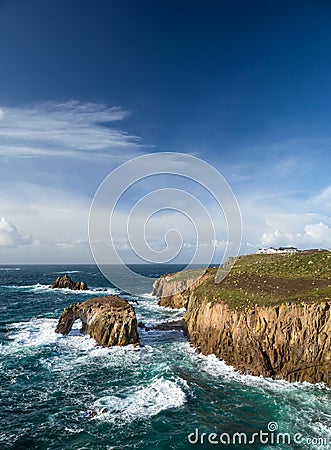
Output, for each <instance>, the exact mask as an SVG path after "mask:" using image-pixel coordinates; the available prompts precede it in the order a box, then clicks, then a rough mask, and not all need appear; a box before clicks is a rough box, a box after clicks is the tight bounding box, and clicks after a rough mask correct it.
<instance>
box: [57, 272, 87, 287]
mask: <svg viewBox="0 0 331 450" xmlns="http://www.w3.org/2000/svg"><path fill="white" fill-rule="evenodd" d="M52 289H72V290H73V291H87V290H88V287H87V284H86V283H84V282H83V281H77V282H75V281H73V280H72V279H71V278H70V277H69V276H68V275H67V274H65V275H63V276H62V277H57V279H56V280H55V281H54V284H53V286H52Z"/></svg>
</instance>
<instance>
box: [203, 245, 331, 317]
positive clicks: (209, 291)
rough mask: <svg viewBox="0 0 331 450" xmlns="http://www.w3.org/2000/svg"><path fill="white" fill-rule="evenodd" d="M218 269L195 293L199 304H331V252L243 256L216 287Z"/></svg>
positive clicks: (209, 274)
mask: <svg viewBox="0 0 331 450" xmlns="http://www.w3.org/2000/svg"><path fill="white" fill-rule="evenodd" d="M216 272H217V269H208V271H207V276H206V280H205V281H204V282H203V283H202V284H201V285H200V286H198V287H197V288H196V289H195V294H196V296H197V297H198V300H200V301H206V300H207V301H211V302H219V301H224V302H226V303H228V304H229V306H230V307H231V308H234V309H246V308H251V307H254V306H270V305H278V304H281V303H288V302H292V303H293V302H294V303H302V302H308V303H312V302H322V301H327V300H331V252H329V251H326V250H325V251H324V250H323V251H305V252H301V253H295V254H273V255H257V254H254V255H244V256H240V257H238V258H237V259H236V262H235V264H234V266H233V268H232V269H231V271H230V273H229V275H228V276H227V277H226V278H225V279H224V280H223V281H222V282H221V283H218V284H216V283H215V281H214V279H215V275H216Z"/></svg>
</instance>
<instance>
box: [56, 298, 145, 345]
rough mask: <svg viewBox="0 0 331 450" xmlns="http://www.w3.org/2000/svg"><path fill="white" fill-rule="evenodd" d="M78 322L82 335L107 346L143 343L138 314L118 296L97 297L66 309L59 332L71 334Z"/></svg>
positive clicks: (58, 326)
mask: <svg viewBox="0 0 331 450" xmlns="http://www.w3.org/2000/svg"><path fill="white" fill-rule="evenodd" d="M77 319H81V321H82V323H83V326H82V332H83V333H84V334H88V335H89V336H90V337H91V338H93V339H95V340H96V342H97V343H98V344H100V345H103V346H104V347H111V346H113V345H121V346H122V345H128V344H139V335H138V331H137V318H136V313H135V311H134V309H133V307H132V306H131V305H130V304H129V303H128V302H127V301H126V300H124V299H122V298H120V297H118V296H107V297H96V298H92V299H90V300H87V301H86V302H82V303H76V304H75V305H71V306H69V307H68V308H64V311H63V313H62V315H61V317H60V319H59V322H58V324H57V327H56V329H55V332H56V333H61V334H64V335H65V334H68V333H70V330H71V328H72V326H73V323H74V322H75V320H77Z"/></svg>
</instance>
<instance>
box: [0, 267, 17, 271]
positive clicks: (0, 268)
mask: <svg viewBox="0 0 331 450" xmlns="http://www.w3.org/2000/svg"><path fill="white" fill-rule="evenodd" d="M0 270H6V271H7V270H9V271H10V270H21V268H20V267H0Z"/></svg>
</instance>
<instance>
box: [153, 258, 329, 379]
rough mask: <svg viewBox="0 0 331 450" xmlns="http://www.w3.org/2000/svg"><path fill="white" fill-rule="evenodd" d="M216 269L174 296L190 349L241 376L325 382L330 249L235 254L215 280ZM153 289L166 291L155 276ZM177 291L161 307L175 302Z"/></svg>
mask: <svg viewBox="0 0 331 450" xmlns="http://www.w3.org/2000/svg"><path fill="white" fill-rule="evenodd" d="M216 271H217V269H207V270H206V271H205V273H204V274H203V276H201V277H200V279H199V281H198V282H197V283H196V284H195V285H194V286H190V287H188V289H187V290H184V291H183V292H181V294H180V295H181V297H182V298H185V299H186V303H185V306H186V308H187V311H186V314H185V316H184V320H185V324H186V329H187V335H188V338H189V341H190V342H191V343H192V344H193V345H194V346H195V348H196V349H197V351H200V352H202V353H203V354H205V355H208V354H211V353H213V354H215V355H216V356H217V357H218V358H220V359H223V360H224V361H225V362H227V363H228V364H230V365H233V366H234V367H235V368H236V369H237V370H239V371H240V372H242V373H247V374H251V375H262V376H265V377H272V378H280V379H285V380H288V381H308V382H311V383H317V382H324V383H326V384H327V385H328V386H331V313H330V306H331V253H330V252H328V251H307V252H302V253H298V254H292V255H286V254H278V255H245V256H241V257H238V258H237V260H236V263H235V265H234V267H233V268H232V270H231V272H230V274H229V275H228V276H227V277H226V278H225V279H224V280H223V281H222V282H221V283H219V284H216V283H215V282H214V279H215V275H216ZM184 274H185V272H182V274H181V277H182V278H183V277H184V276H185V275H184ZM160 280H162V278H161V279H160ZM158 281H159V280H158ZM162 283H163V284H165V283H169V284H171V283H176V277H175V276H173V277H171V276H168V278H167V279H164V280H163V281H161V284H162ZM173 288H174V287H173ZM168 289H170V287H169V286H168ZM158 290H159V292H167V290H166V289H162V290H161V289H160V281H159V285H158ZM177 296H178V294H175V295H174V302H173V303H171V297H168V298H167V306H172V307H177V306H176V305H177V304H178V298H177ZM160 304H162V298H161V299H160Z"/></svg>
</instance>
